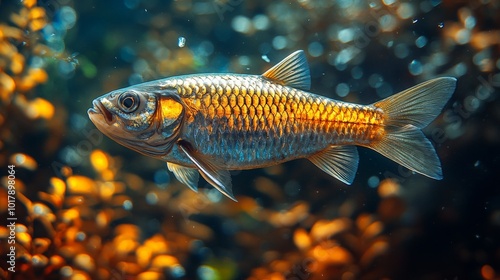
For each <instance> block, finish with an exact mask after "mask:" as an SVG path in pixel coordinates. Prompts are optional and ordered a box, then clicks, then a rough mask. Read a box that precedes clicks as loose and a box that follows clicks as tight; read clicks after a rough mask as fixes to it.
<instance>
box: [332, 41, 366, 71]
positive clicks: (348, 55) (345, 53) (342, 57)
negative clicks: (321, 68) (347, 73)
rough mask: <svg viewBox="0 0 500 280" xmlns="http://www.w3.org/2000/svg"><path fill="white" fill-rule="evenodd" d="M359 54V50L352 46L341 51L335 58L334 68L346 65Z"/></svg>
mask: <svg viewBox="0 0 500 280" xmlns="http://www.w3.org/2000/svg"><path fill="white" fill-rule="evenodd" d="M360 52H361V50H360V49H359V48H356V47H352V46H351V47H348V48H345V49H343V50H341V51H340V52H339V53H338V55H337V57H336V58H335V66H338V65H341V64H347V63H348V62H349V61H351V60H352V59H353V58H354V57H355V56H356V55H357V54H359V53H360ZM344 69H345V68H344Z"/></svg>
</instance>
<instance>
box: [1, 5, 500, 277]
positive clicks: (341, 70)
mask: <svg viewBox="0 0 500 280" xmlns="http://www.w3.org/2000/svg"><path fill="white" fill-rule="evenodd" d="M483 2H484V4H483V3H482V2H481V1H479V2H478V3H475V4H474V3H473V4H470V3H465V2H464V3H455V2H453V3H451V2H450V3H441V1H429V0H421V1H400V0H384V1H308V0H300V1H292V2H290V1H268V2H265V1H260V2H255V3H253V2H252V4H251V5H249V3H247V2H245V1H240V0H232V1H214V2H211V1H209V2H206V3H205V2H203V1H201V2H200V1H170V2H168V3H167V2H163V1H141V0H124V1H123V0H120V1H118V0H115V1H108V2H106V1H97V0H90V1H52V2H50V3H48V2H47V1H38V4H36V5H35V1H0V34H1V36H0V53H2V54H3V55H2V56H0V85H1V86H0V105H1V106H0V133H1V135H2V137H1V138H0V163H1V164H0V167H1V168H4V170H5V172H4V175H2V176H4V177H2V178H1V180H2V182H3V183H4V184H3V185H4V186H6V187H4V188H0V199H2V200H4V201H2V202H1V204H0V205H8V204H7V199H8V187H7V186H8V185H9V183H8V182H9V181H8V177H6V175H7V170H8V165H16V167H15V170H16V182H15V190H16V192H17V193H16V196H15V197H16V207H15V212H14V215H15V217H16V218H17V220H16V225H17V228H16V231H15V233H13V234H15V238H16V246H17V247H16V248H17V249H16V250H17V251H16V252H17V253H18V256H19V258H18V259H16V270H17V272H16V277H17V278H19V279H21V278H22V279H24V278H29V277H33V273H35V274H36V275H40V276H39V277H42V278H47V279H58V278H60V277H66V278H68V279H69V278H71V279H73V278H75V279H76V278H78V279H79V278H82V279H99V277H101V278H102V279H105V278H108V279H135V278H141V277H142V279H165V278H167V279H265V278H266V277H269V276H270V275H274V277H275V278H277V279H303V280H305V279H361V278H370V279H371V278H377V279H378V278H391V279H406V278H409V277H408V276H413V277H412V278H416V279H420V278H432V279H452V278H453V279H455V278H456V279H494V277H498V275H500V266H499V265H498V264H499V263H500V240H499V239H498V236H500V189H499V188H498V187H497V186H498V182H499V179H500V178H498V172H497V170H498V160H499V158H498V155H499V154H500V148H499V143H500V125H499V121H500V115H499V114H498V108H499V106H500V101H499V100H500V99H499V98H498V96H497V95H498V92H499V90H498V88H499V87H500V83H499V81H500V78H499V77H500V74H499V71H500V57H499V54H498V42H499V41H500V39H499V37H500V35H498V30H499V29H500V26H498V21H495V19H496V18H495V15H498V14H499V12H500V8H498V7H496V6H495V5H492V4H491V3H490V2H491V1H483ZM49 4H50V5H49ZM484 10H488V11H489V13H482V12H481V11H484ZM13 15H21V16H20V17H22V16H24V17H25V18H23V20H16V19H15V17H12V16H13ZM24 21H26V24H23V22H24ZM6 26H8V27H9V28H6ZM299 49H302V50H304V51H305V53H306V56H307V58H308V60H309V65H310V69H311V77H312V87H311V92H313V93H315V94H319V95H324V96H327V97H330V98H336V99H340V100H343V101H347V102H353V103H359V104H371V103H373V102H376V101H378V100H380V99H381V98H384V97H387V96H389V95H392V94H394V93H396V92H399V91H401V90H404V89H407V88H409V87H411V86H413V85H416V84H418V83H419V82H423V81H425V80H429V79H431V78H434V77H438V76H455V77H458V78H459V80H458V87H457V89H456V91H455V93H454V95H453V97H452V98H451V101H450V102H449V104H447V105H446V106H445V108H444V109H443V111H442V113H441V114H440V116H438V117H437V120H436V121H434V122H432V123H431V124H430V125H429V126H428V127H427V128H425V129H424V133H425V134H426V135H427V137H428V138H429V141H430V144H431V145H432V146H434V147H435V148H436V151H437V154H438V155H439V157H440V159H441V165H442V168H443V174H444V179H443V180H441V181H436V180H432V179H428V178H426V177H423V176H421V175H418V174H414V173H413V172H411V171H409V170H406V169H405V168H402V167H400V166H398V165H397V164H396V163H393V162H391V161H390V160H388V159H386V158H384V157H382V156H380V155H378V154H377V153H375V152H373V151H371V150H370V149H368V148H359V149H358V150H359V154H360V162H359V168H358V170H357V174H356V179H355V180H354V182H353V184H352V185H351V186H347V185H345V184H342V183H340V182H338V181H336V180H334V179H332V178H330V177H329V176H328V175H327V174H325V173H323V172H322V171H321V170H319V169H317V168H315V167H314V166H313V165H312V164H310V163H309V162H308V161H307V160H304V159H300V160H295V161H292V162H289V163H285V164H281V165H278V166H272V167H267V168H264V169H256V170H245V171H238V172H231V174H232V182H233V186H234V187H233V191H234V193H235V195H236V198H237V199H238V200H239V202H238V203H235V202H232V201H231V200H229V199H227V198H226V197H225V196H223V195H221V194H220V192H218V191H217V190H215V189H213V188H212V187H211V186H210V185H209V184H207V183H206V182H205V181H204V180H203V179H200V182H199V188H200V189H199V191H198V192H197V193H195V192H193V191H192V190H190V189H188V188H186V187H185V186H183V185H181V184H179V182H178V181H177V180H176V179H175V177H174V176H173V175H172V174H171V173H169V172H168V170H167V167H166V164H165V163H164V162H161V161H159V160H154V159H150V158H148V157H145V156H143V155H141V154H139V153H135V152H133V151H131V150H129V149H127V148H125V147H121V146H119V145H118V144H117V143H115V142H114V141H110V140H109V139H108V137H107V136H105V135H103V134H102V133H101V132H99V131H98V130H97V129H96V128H95V126H93V124H92V123H91V122H89V120H88V118H87V114H86V110H87V109H88V108H89V107H90V106H91V102H92V100H93V99H94V98H96V97H98V96H100V95H102V94H104V93H106V92H109V91H111V90H114V89H118V88H123V87H126V86H128V85H134V84H138V83H142V82H145V81H151V80H155V79H159V78H163V77H169V76H174V75H180V74H191V73H220V72H231V73H240V74H255V75H258V74H261V73H263V72H264V71H265V70H267V69H268V68H269V67H270V65H273V64H275V63H276V62H278V61H279V60H280V59H281V58H283V57H285V56H286V55H288V54H290V53H292V52H293V51H295V50H299ZM6 53H8V54H9V55H6ZM431 94H432V93H431ZM423 107H425V106H423ZM250 145H251V143H250ZM394 149H395V150H397V149H398V147H394ZM4 202H5V203H4ZM6 211H7V209H6V208H5V207H4V208H1V209H0V219H1V220H2V225H1V226H2V228H1V229H2V230H4V231H5V232H9V231H8V228H7V227H5V226H6V225H7V216H8V212H6ZM457 248H458V249H457ZM9 249H10V248H9ZM21 252H26V253H25V254H24V255H23V256H22V259H21V257H20V256H21V255H20V253H21ZM68 252H71V253H68ZM7 253H8V251H6V248H2V251H1V254H0V259H1V265H0V266H1V268H2V270H3V271H7V272H8V271H9V270H7V268H8V263H7V260H8V258H7ZM333 266H335V269H331V268H332V267H333ZM21 267H22V268H21ZM23 269H25V270H23ZM8 273H10V272H8ZM42 274H43V275H42ZM375 275H376V276H375ZM280 277H281V278H280Z"/></svg>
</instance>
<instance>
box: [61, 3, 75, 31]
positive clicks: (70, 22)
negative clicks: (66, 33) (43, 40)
mask: <svg viewBox="0 0 500 280" xmlns="http://www.w3.org/2000/svg"><path fill="white" fill-rule="evenodd" d="M58 14H59V17H60V19H61V23H62V25H63V27H64V29H70V28H72V27H73V26H75V23H76V12H75V10H74V9H73V8H71V7H70V6H64V7H62V8H61V9H60V10H59V12H58Z"/></svg>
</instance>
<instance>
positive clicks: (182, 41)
mask: <svg viewBox="0 0 500 280" xmlns="http://www.w3.org/2000/svg"><path fill="white" fill-rule="evenodd" d="M177 45H178V46H179V48H183V47H184V46H185V45H186V38H184V37H182V36H181V37H179V39H178V40H177Z"/></svg>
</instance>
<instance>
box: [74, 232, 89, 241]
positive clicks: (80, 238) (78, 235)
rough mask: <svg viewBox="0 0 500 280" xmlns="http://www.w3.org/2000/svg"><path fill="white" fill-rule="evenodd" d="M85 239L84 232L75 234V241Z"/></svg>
mask: <svg viewBox="0 0 500 280" xmlns="http://www.w3.org/2000/svg"><path fill="white" fill-rule="evenodd" d="M86 237H87V235H86V234H85V232H83V231H79V232H78V233H77V234H76V240H77V241H80V242H81V241H84V240H85V238H86Z"/></svg>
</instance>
